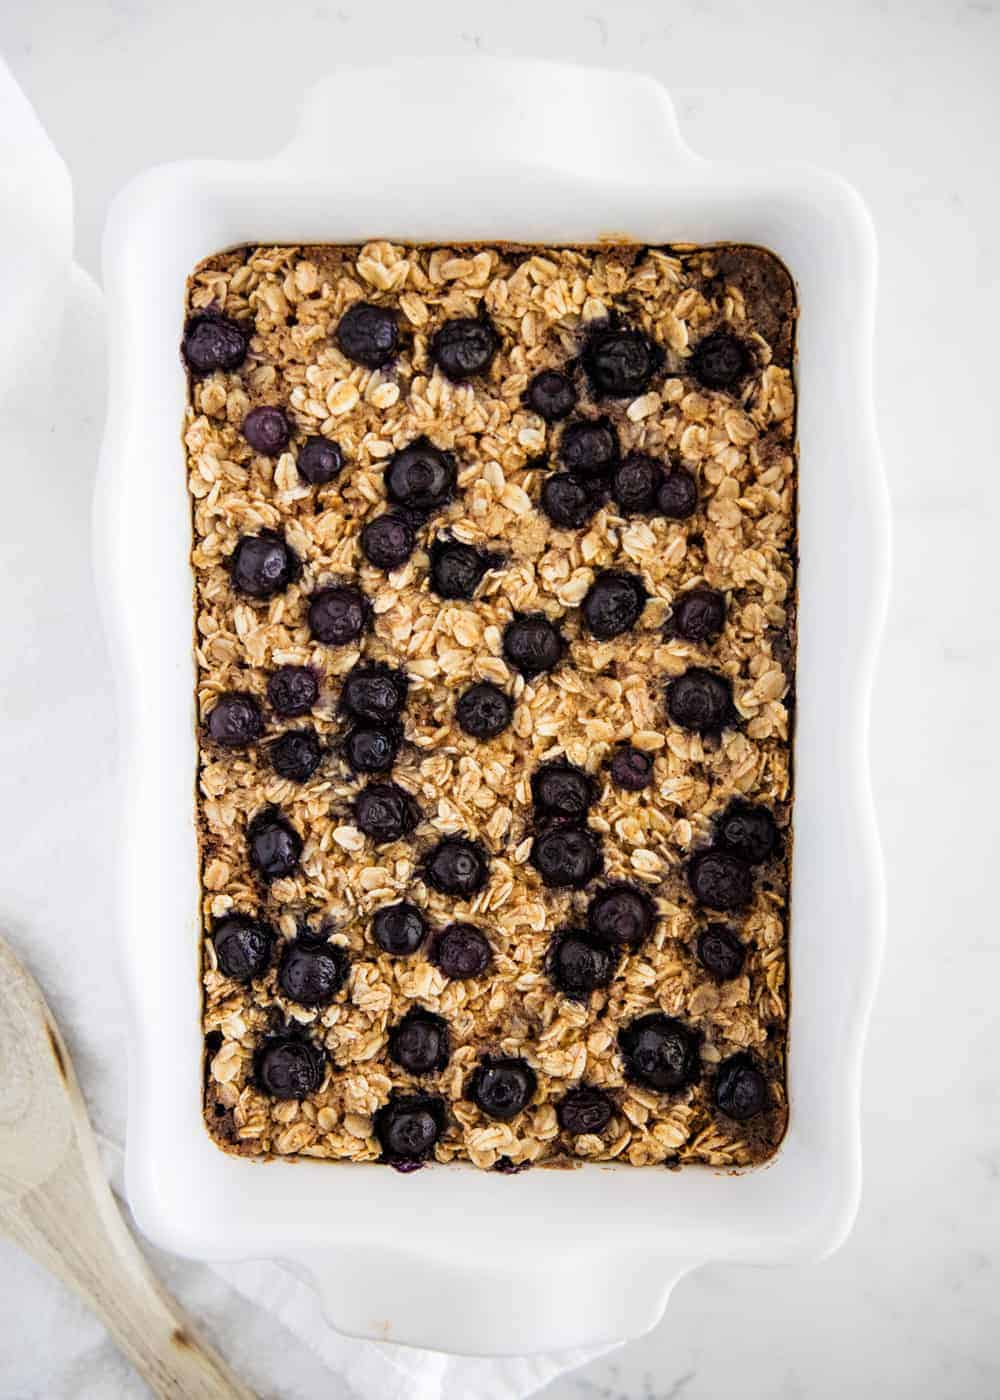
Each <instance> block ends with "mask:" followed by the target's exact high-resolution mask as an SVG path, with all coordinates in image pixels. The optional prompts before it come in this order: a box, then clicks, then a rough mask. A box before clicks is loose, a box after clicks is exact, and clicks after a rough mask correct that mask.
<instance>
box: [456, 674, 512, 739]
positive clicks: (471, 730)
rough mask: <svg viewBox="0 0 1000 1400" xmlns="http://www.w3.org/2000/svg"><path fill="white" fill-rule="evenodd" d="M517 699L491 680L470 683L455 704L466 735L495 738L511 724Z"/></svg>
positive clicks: (458, 720)
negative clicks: (513, 698)
mask: <svg viewBox="0 0 1000 1400" xmlns="http://www.w3.org/2000/svg"><path fill="white" fill-rule="evenodd" d="M513 716H514V702H513V701H512V700H511V698H510V696H509V695H508V694H507V693H506V692H505V691H503V690H501V689H500V687H499V686H498V685H494V684H493V682H492V681H477V682H476V684H475V685H470V686H469V689H468V690H466V691H465V692H464V693H463V694H462V695H461V696H460V697H459V700H458V704H457V705H456V706H455V719H456V721H457V722H458V727H459V729H461V731H462V733H463V734H468V735H469V737H470V738H472V739H495V738H496V737H497V735H498V734H502V733H503V732H504V730H505V729H507V728H508V727H509V725H510V722H511V720H512V718H513Z"/></svg>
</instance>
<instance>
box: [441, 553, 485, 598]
mask: <svg viewBox="0 0 1000 1400" xmlns="http://www.w3.org/2000/svg"><path fill="white" fill-rule="evenodd" d="M494 567H495V561H494V560H493V558H492V556H490V555H488V554H480V552H479V550H478V549H473V547H472V545H471V544H462V543H461V542H460V541H458V540H435V541H434V543H433V544H432V545H431V570H430V586H431V592H432V593H436V594H437V595H438V597H439V598H465V599H470V598H471V597H472V596H473V594H474V593H475V591H476V589H477V588H478V587H479V584H480V581H481V579H482V577H483V575H484V574H485V573H486V572H487V570H489V569H492V568H494Z"/></svg>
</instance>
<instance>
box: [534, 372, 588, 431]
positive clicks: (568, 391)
mask: <svg viewBox="0 0 1000 1400" xmlns="http://www.w3.org/2000/svg"><path fill="white" fill-rule="evenodd" d="M524 402H525V403H526V404H527V406H528V408H530V409H531V410H532V411H533V412H535V413H537V414H539V415H540V416H541V417H542V418H544V419H545V421H546V423H558V422H559V421H560V419H562V418H568V417H569V415H570V414H571V413H572V412H573V410H574V408H576V390H575V389H574V387H573V381H572V380H571V379H569V378H568V377H567V376H566V375H565V374H560V373H559V371H558V370H557V369H543V370H542V371H541V372H540V373H539V374H536V375H535V377H534V379H532V380H531V382H530V383H529V385H528V387H527V389H526V390H525V394H524Z"/></svg>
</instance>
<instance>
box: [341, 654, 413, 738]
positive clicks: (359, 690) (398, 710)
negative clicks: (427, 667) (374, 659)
mask: <svg viewBox="0 0 1000 1400" xmlns="http://www.w3.org/2000/svg"><path fill="white" fill-rule="evenodd" d="M408 689H409V680H408V678H407V675H406V672H405V671H393V670H390V668H389V667H388V666H380V665H378V664H374V665H373V664H370V663H363V662H362V663H359V664H358V665H357V666H355V667H353V668H352V669H351V670H350V671H348V673H347V675H346V676H345V678H344V684H343V685H342V687H341V690H340V708H341V709H342V710H343V711H344V713H345V714H348V715H350V716H351V717H352V718H353V719H367V720H371V721H372V722H373V723H374V724H389V723H391V722H392V721H393V720H396V719H398V718H399V716H400V715H401V714H402V712H403V706H404V705H405V704H406V693H407V690H408Z"/></svg>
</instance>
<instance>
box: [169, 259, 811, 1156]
mask: <svg viewBox="0 0 1000 1400" xmlns="http://www.w3.org/2000/svg"><path fill="white" fill-rule="evenodd" d="M795 315H796V307H795V296H794V291H793V287H792V283H791V279H790V278H789V276H788V274H787V272H786V271H785V269H784V267H783V266H782V264H781V263H780V262H778V260H777V259H776V258H774V257H773V255H771V254H770V253H768V252H766V251H764V250H761V249H758V248H752V247H743V246H729V245H726V246H719V247H691V246H677V247H660V248H649V247H639V246H633V245H621V246H610V245H609V246H596V247H554V248H531V247H516V246H510V245H501V246H496V247H487V246H475V247H458V246H456V247H449V248H441V247H404V246H399V245H396V244H391V243H386V242H374V243H369V244H366V245H365V246H364V247H334V246H321V247H248V248H240V249H237V250H236V251H233V252H228V253H223V254H220V255H218V256H215V257H212V258H209V259H208V260H206V261H205V262H203V263H202V264H201V265H200V266H199V267H198V268H197V269H196V270H195V271H194V273H193V274H192V276H191V278H190V281H189V284H188V295H187V308H186V322H185V329H184V339H183V344H182V354H183V357H184V361H185V364H186V366H187V369H188V374H189V386H190V392H189V403H188V408H187V415H186V424H185V432H184V442H185V446H186V453H187V471H188V483H189V487H190V492H191V498H192V506H193V522H194V548H193V552H192V562H193V566H194V577H195V599H196V663H197V710H198V723H199V766H198V791H197V811H198V824H199V833H200V844H201V861H202V867H201V883H202V891H203V900H202V908H203V915H204V971H203V982H204V1027H205V1043H206V1071H205V1103H204V1108H205V1117H206V1122H207V1125H208V1128H209V1131H210V1133H211V1134H212V1136H213V1137H214V1138H215V1140H216V1141H217V1142H218V1143H219V1145H220V1146H222V1147H224V1148H226V1149H227V1150H229V1151H232V1152H238V1153H243V1154H255V1155H256V1154H260V1155H268V1154H281V1155H285V1156H289V1155H302V1156H309V1157H321V1158H330V1159H335V1160H336V1159H339V1160H349V1161H352V1162H375V1161H384V1162H388V1163H390V1164H392V1165H394V1166H396V1167H398V1168H400V1169H403V1170H405V1169H409V1168H414V1167H416V1166H419V1165H420V1164H421V1163H422V1162H424V1161H428V1160H436V1161H438V1162H450V1161H456V1160H465V1161H470V1162H472V1163H474V1164H475V1165H476V1166H477V1167H481V1168H494V1169H497V1170H508V1171H513V1170H516V1169H519V1168H522V1167H526V1166H529V1165H531V1164H546V1165H553V1166H554V1165H570V1164H574V1163H579V1162H584V1161H590V1162H611V1161H618V1162H622V1163H630V1164H632V1165H633V1166H646V1165H657V1164H667V1165H670V1166H673V1165H678V1164H686V1163H692V1162H699V1163H706V1164H710V1165H712V1166H716V1167H735V1166H743V1165H748V1164H752V1163H756V1162H760V1161H762V1160H764V1159H766V1158H767V1157H768V1156H770V1155H771V1154H772V1153H773V1152H774V1150H775V1148H776V1147H777V1145H778V1143H779V1141H780V1139H781V1136H782V1134H783V1132H784V1128H785V1122H786V1117H787V1112H786V1096H785V1055H786V1029H787V1013H788V965H787V924H788V892H789V877H790V861H791V827H790V815H791V799H792V768H791V726H792V697H793V683H794V676H793V667H794V655H795V569H796V530H795V527H796V520H795V491H796V461H795V432H794V425H795V391H794V385H793V378H792V364H793V354H794V332H795Z"/></svg>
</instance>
